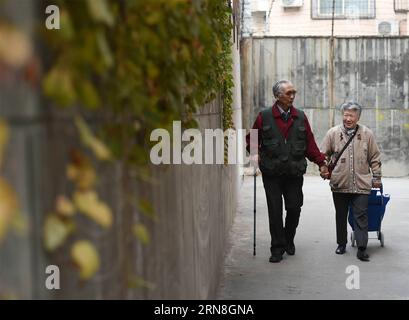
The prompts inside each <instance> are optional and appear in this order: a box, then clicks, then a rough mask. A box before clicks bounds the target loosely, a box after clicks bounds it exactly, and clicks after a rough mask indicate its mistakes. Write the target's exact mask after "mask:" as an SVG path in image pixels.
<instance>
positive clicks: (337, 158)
mask: <svg viewBox="0 0 409 320" xmlns="http://www.w3.org/2000/svg"><path fill="white" fill-rule="evenodd" d="M358 128H359V125H356V128H355V130H354V132H353V133H352V136H351V137H350V138H349V139H348V141H347V143H346V144H345V145H344V147H343V148H342V149H341V151H340V152H339V153H338V154H337V155H336V156H335V161H334V162H333V163H332V164H330V165H331V168H332V169H334V168H335V166H336V165H337V163H338V160H339V159H340V158H341V156H342V154H343V153H344V151H345V149H346V148H348V145H349V144H350V143H351V141H352V139H353V138H354V137H355V135H356V133H357V132H358Z"/></svg>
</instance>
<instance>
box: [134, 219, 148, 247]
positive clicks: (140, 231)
mask: <svg viewBox="0 0 409 320" xmlns="http://www.w3.org/2000/svg"><path fill="white" fill-rule="evenodd" d="M133 233H134V235H135V237H136V238H137V239H138V240H139V241H141V242H142V244H148V243H149V241H150V237H149V232H148V230H147V229H146V227H145V226H144V225H143V224H141V223H136V224H135V225H134V226H133Z"/></svg>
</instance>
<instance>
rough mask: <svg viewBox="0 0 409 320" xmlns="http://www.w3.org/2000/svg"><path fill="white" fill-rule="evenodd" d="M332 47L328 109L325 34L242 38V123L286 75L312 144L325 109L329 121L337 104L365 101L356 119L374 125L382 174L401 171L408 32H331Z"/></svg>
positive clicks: (405, 157)
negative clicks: (389, 34) (311, 132)
mask: <svg viewBox="0 0 409 320" xmlns="http://www.w3.org/2000/svg"><path fill="white" fill-rule="evenodd" d="M334 46H335V50H334V52H335V57H334V86H333V87H334V92H333V93H334V106H335V110H334V109H331V108H330V88H331V86H330V84H329V83H330V78H329V70H330V68H329V57H330V39H329V38H328V37H301V38H299V37H297V38H285V37H273V38H246V39H243V40H242V43H241V53H242V63H241V68H242V70H241V72H242V97H243V102H242V103H243V126H244V127H246V128H249V127H251V125H252V123H253V121H254V119H255V116H256V114H257V113H258V112H259V111H260V109H261V108H263V107H266V106H270V105H271V104H272V103H273V97H272V91H271V88H272V85H273V83H274V82H275V81H277V80H279V79H289V80H291V81H292V82H293V83H294V84H295V86H296V89H297V90H298V94H297V97H296V100H295V105H296V106H297V107H299V108H302V109H303V110H304V111H305V112H306V114H307V116H308V118H309V120H310V122H311V124H312V127H313V130H314V134H315V136H316V139H317V142H318V143H320V142H321V141H322V138H323V137H324V135H325V133H326V131H327V130H328V129H329V128H330V126H331V124H332V123H331V122H332V121H331V119H332V116H333V117H334V121H333V123H334V124H338V123H340V122H341V117H340V113H339V111H338V109H337V108H338V107H339V105H340V104H341V103H342V102H344V101H346V100H351V99H353V100H357V101H359V102H360V103H361V104H362V105H363V106H364V108H365V110H364V111H363V114H362V117H361V121H360V122H361V123H362V124H365V125H366V126H368V127H369V128H371V129H372V130H373V131H374V133H375V135H376V137H377V141H378V144H379V146H380V148H381V151H382V158H383V171H384V175H385V176H405V175H408V174H409V164H408V163H409V109H408V108H409V38H402V37H396V38H370V37H361V38H335V42H334ZM331 113H332V114H331ZM310 167H311V166H310ZM316 171H317V170H316V168H314V172H316ZM309 172H312V171H311V169H310V170H309Z"/></svg>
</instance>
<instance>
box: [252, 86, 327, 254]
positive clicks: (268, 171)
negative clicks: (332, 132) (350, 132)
mask: <svg viewBox="0 0 409 320" xmlns="http://www.w3.org/2000/svg"><path fill="white" fill-rule="evenodd" d="M273 94H274V97H275V98H276V102H275V103H274V105H273V106H272V107H268V108H266V109H264V110H262V111H261V112H260V113H259V114H258V116H257V119H256V121H255V122H254V125H253V129H258V145H257V146H256V148H252V149H250V145H252V146H253V145H254V143H252V144H250V135H247V151H249V152H250V154H252V155H251V159H252V161H254V162H256V163H257V164H258V165H259V167H260V171H261V173H262V178H263V184H264V189H265V193H266V198H267V207H268V218H269V224H270V235H271V247H270V251H271V257H270V262H280V261H281V260H282V257H283V254H284V252H287V254H289V255H294V254H295V245H294V237H295V233H296V228H297V226H298V222H299V218H300V212H301V207H302V205H303V192H302V186H303V181H304V180H303V175H304V173H305V171H306V168H307V161H306V159H305V158H306V157H307V158H308V159H309V160H310V161H313V162H315V163H316V164H317V165H318V166H319V167H320V171H321V172H322V173H325V172H327V167H326V166H325V155H324V154H322V153H321V152H320V150H319V149H318V147H317V144H316V142H315V139H314V135H313V133H312V131H311V127H310V125H309V122H308V119H307V117H306V115H305V114H304V112H303V111H301V110H299V109H296V108H295V107H294V106H293V101H294V99H295V95H296V90H295V89H294V85H293V84H292V83H291V82H289V81H287V80H281V81H278V82H277V83H276V84H275V85H274V86H273ZM283 198H284V203H285V209H286V211H287V214H286V218H285V226H283Z"/></svg>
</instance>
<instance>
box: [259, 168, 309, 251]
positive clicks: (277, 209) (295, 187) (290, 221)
mask: <svg viewBox="0 0 409 320" xmlns="http://www.w3.org/2000/svg"><path fill="white" fill-rule="evenodd" d="M262 177H263V184H264V190H265V192H266V198H267V207H268V218H269V224H270V235H271V248H270V250H271V254H272V255H278V254H282V253H283V252H284V248H285V247H286V246H287V245H293V244H294V236H295V232H296V229H297V226H298V221H299V219H300V212H301V207H302V205H303V193H302V186H303V182H304V178H303V177H302V176H301V177H293V176H268V175H264V174H263V175H262ZM283 198H284V203H285V209H286V211H287V214H286V217H285V225H284V226H283Z"/></svg>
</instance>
